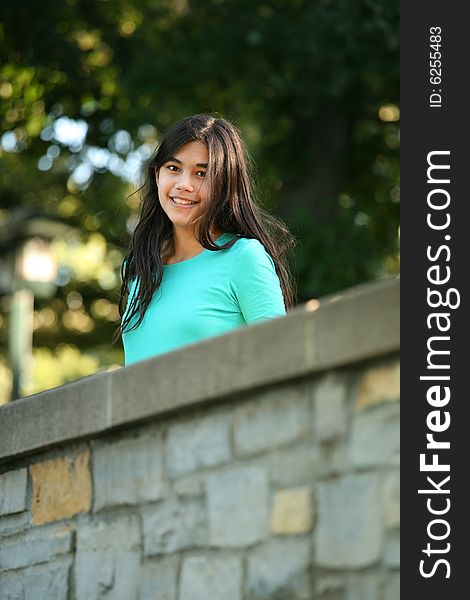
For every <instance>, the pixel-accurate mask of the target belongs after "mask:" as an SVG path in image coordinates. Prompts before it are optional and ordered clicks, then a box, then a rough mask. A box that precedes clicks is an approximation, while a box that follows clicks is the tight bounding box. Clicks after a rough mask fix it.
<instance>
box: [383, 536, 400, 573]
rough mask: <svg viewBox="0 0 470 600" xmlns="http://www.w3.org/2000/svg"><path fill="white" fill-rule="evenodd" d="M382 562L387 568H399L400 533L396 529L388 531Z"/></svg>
mask: <svg viewBox="0 0 470 600" xmlns="http://www.w3.org/2000/svg"><path fill="white" fill-rule="evenodd" d="M384 563H385V566H386V567H387V569H399V568H400V534H399V533H398V532H397V531H394V532H393V533H389V535H388V537H387V543H386V544H385V558H384Z"/></svg>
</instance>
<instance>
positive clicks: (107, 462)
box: [93, 434, 166, 511]
mask: <svg viewBox="0 0 470 600" xmlns="http://www.w3.org/2000/svg"><path fill="white" fill-rule="evenodd" d="M93 484H94V502H93V510H94V511H98V510H100V509H102V508H104V507H107V506H116V505H125V504H138V503H141V502H148V501H152V500H159V499H160V498H162V497H163V496H164V495H165V492H166V485H165V483H164V481H163V448H162V440H161V436H159V435H148V434H146V435H141V436H140V437H135V438H127V439H121V440H118V441H111V442H109V441H107V442H102V441H97V442H95V443H94V444H93Z"/></svg>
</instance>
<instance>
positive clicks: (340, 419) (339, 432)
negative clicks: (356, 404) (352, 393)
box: [313, 374, 347, 442]
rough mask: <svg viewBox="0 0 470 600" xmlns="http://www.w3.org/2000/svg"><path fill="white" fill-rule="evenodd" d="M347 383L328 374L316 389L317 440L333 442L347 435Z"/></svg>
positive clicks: (315, 428) (315, 430) (314, 417)
mask: <svg viewBox="0 0 470 600" xmlns="http://www.w3.org/2000/svg"><path fill="white" fill-rule="evenodd" d="M346 394H347V389H346V383H345V382H344V381H342V379H341V378H340V377H338V376H335V375H332V374H328V375H326V376H325V377H323V378H322V379H321V380H320V381H319V382H318V384H317V385H316V386H315V388H314V395H313V405H314V411H313V425H314V434H315V439H316V440H318V441H320V442H332V441H335V440H337V439H338V438H342V437H344V435H345V433H346Z"/></svg>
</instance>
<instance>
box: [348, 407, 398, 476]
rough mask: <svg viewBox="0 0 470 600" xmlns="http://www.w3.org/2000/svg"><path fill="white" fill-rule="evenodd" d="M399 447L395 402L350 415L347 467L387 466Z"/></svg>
mask: <svg viewBox="0 0 470 600" xmlns="http://www.w3.org/2000/svg"><path fill="white" fill-rule="evenodd" d="M399 450H400V407H399V405H398V404H392V405H384V406H380V407H377V408H374V409H371V410H368V411H364V412H360V413H356V414H355V415H354V418H353V421H352V428H351V441H350V448H349V461H350V464H351V466H353V467H361V468H362V467H378V466H382V465H385V466H388V465H390V464H392V461H393V459H394V457H395V456H396V455H397V454H398V452H399Z"/></svg>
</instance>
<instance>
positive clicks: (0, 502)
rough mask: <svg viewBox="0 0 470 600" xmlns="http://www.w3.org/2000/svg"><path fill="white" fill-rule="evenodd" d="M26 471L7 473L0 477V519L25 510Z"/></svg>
mask: <svg viewBox="0 0 470 600" xmlns="http://www.w3.org/2000/svg"><path fill="white" fill-rule="evenodd" d="M27 482H28V472H27V470H26V469H17V470H16V471H7V472H6V473H3V474H2V475H0V517H3V516H4V515H10V514H13V513H18V512H21V511H23V510H26V484H27Z"/></svg>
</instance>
